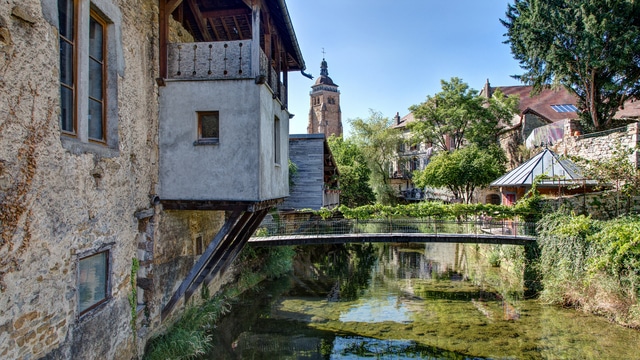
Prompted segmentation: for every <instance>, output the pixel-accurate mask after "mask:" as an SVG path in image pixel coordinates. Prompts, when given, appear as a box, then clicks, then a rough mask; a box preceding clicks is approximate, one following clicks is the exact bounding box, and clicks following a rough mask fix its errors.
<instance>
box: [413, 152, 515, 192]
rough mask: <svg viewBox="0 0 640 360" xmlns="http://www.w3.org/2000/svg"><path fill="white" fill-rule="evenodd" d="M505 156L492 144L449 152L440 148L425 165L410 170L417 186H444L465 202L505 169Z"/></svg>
mask: <svg viewBox="0 0 640 360" xmlns="http://www.w3.org/2000/svg"><path fill="white" fill-rule="evenodd" d="M505 162H506V156H505V155H504V152H503V151H502V149H501V148H500V147H498V146H496V145H494V146H492V147H490V148H488V149H480V147H479V146H478V145H475V144H474V145H470V146H466V147H463V148H461V149H457V150H454V151H453V152H448V151H441V152H439V153H438V154H437V155H435V156H434V157H433V158H432V160H431V162H430V163H429V164H428V165H427V167H426V168H425V169H424V170H422V171H416V172H414V176H413V182H414V183H415V184H416V185H417V186H419V187H425V186H432V187H438V188H442V187H446V188H448V189H449V190H451V192H453V194H454V195H455V196H456V197H458V198H461V199H462V200H463V201H464V202H465V203H467V204H468V203H470V202H472V201H473V192H474V191H475V190H476V189H477V188H481V187H485V186H487V185H489V184H490V183H491V181H493V180H495V179H497V178H498V177H500V176H501V175H502V174H504V172H505V170H506V169H505V165H504V164H505Z"/></svg>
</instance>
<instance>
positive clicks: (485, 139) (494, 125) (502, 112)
mask: <svg viewBox="0 0 640 360" xmlns="http://www.w3.org/2000/svg"><path fill="white" fill-rule="evenodd" d="M484 101H485V103H484V106H483V108H484V110H483V112H482V113H481V116H482V117H481V118H480V119H478V121H477V122H475V123H474V124H473V126H471V127H470V128H469V130H468V131H467V134H466V135H465V138H466V139H467V140H468V141H469V143H470V144H476V145H478V146H480V147H481V148H487V147H489V146H491V145H495V144H497V143H498V142H499V138H498V136H499V134H500V132H501V131H502V130H503V128H504V125H505V124H510V123H511V120H512V119H513V116H514V115H516V114H519V113H520V109H519V107H518V106H519V105H520V97H519V96H517V95H515V96H506V95H504V93H502V91H500V89H496V90H495V91H494V92H493V94H492V95H491V97H490V98H489V100H488V101H487V100H486V99H485V100H484Z"/></svg>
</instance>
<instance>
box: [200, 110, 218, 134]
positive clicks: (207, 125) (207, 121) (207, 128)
mask: <svg viewBox="0 0 640 360" xmlns="http://www.w3.org/2000/svg"><path fill="white" fill-rule="evenodd" d="M200 136H201V137H202V138H203V139H211V138H217V137H218V114H200Z"/></svg>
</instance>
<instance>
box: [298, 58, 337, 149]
mask: <svg viewBox="0 0 640 360" xmlns="http://www.w3.org/2000/svg"><path fill="white" fill-rule="evenodd" d="M324 55H325V51H324V48H322V62H321V63H320V76H319V77H318V78H317V79H316V83H315V84H314V85H312V86H311V89H312V90H311V94H310V95H311V99H310V100H311V109H310V110H309V125H308V126H307V132H308V133H309V134H318V133H321V134H325V136H326V137H329V136H331V135H336V136H340V137H341V136H342V110H341V109H340V91H339V90H338V85H337V84H336V83H334V82H333V80H331V78H330V77H329V70H328V66H327V61H326V60H325V58H324Z"/></svg>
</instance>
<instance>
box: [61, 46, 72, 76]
mask: <svg viewBox="0 0 640 360" xmlns="http://www.w3.org/2000/svg"><path fill="white" fill-rule="evenodd" d="M60 82H61V83H64V84H67V85H69V86H73V45H71V44H69V43H68V42H66V41H65V40H60Z"/></svg>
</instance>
